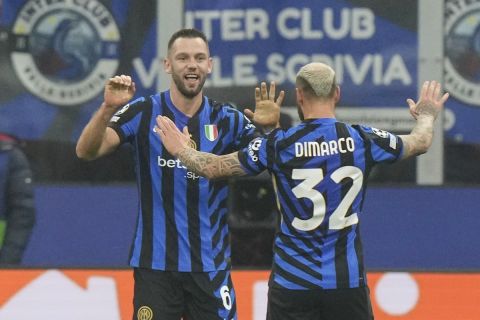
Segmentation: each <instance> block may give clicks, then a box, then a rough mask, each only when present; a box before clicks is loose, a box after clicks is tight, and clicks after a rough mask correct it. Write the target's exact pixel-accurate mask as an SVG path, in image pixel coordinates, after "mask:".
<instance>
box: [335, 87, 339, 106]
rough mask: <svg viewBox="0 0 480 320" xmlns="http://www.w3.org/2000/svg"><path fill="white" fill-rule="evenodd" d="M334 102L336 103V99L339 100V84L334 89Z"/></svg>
mask: <svg viewBox="0 0 480 320" xmlns="http://www.w3.org/2000/svg"><path fill="white" fill-rule="evenodd" d="M334 99H335V103H337V102H338V101H340V86H338V85H337V88H336V89H335V97H334Z"/></svg>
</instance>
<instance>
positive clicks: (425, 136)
mask: <svg viewBox="0 0 480 320" xmlns="http://www.w3.org/2000/svg"><path fill="white" fill-rule="evenodd" d="M433 121H434V117H433V116H430V115H428V116H422V115H420V116H419V117H418V119H417V123H416V125H415V127H414V128H413V129H412V132H411V133H410V134H408V135H401V136H400V138H402V141H403V147H404V152H403V157H402V158H403V159H405V158H408V157H411V156H417V155H420V154H422V153H425V152H427V150H428V148H430V145H431V144H432V139H433Z"/></svg>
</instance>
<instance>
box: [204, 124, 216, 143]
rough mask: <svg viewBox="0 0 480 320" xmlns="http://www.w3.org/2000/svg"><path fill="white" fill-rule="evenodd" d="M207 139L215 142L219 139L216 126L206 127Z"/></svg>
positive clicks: (208, 125)
mask: <svg viewBox="0 0 480 320" xmlns="http://www.w3.org/2000/svg"><path fill="white" fill-rule="evenodd" d="M205 137H207V139H208V140H210V141H215V139H217V137H218V129H217V125H216V124H206V125H205Z"/></svg>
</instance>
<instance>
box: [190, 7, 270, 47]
mask: <svg viewBox="0 0 480 320" xmlns="http://www.w3.org/2000/svg"><path fill="white" fill-rule="evenodd" d="M268 23H269V17H268V13H267V12H266V11H265V10H262V9H257V8H251V9H246V10H240V9H227V10H198V11H187V12H186V13H185V25H186V26H187V27H189V28H192V27H198V28H199V29H200V30H202V31H203V33H205V35H206V36H207V38H208V39H209V40H211V39H212V38H213V37H214V34H213V32H215V31H217V30H220V31H219V32H220V34H219V36H220V38H221V39H222V40H223V41H240V40H253V39H257V38H259V39H267V38H268V37H269V36H270V33H269V30H268Z"/></svg>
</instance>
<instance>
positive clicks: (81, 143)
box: [76, 29, 283, 320]
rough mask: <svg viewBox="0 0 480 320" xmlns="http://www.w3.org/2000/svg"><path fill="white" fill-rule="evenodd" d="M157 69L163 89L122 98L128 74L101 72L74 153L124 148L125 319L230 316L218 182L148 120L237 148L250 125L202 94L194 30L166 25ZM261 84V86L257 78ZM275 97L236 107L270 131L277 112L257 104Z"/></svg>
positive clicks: (215, 147) (193, 139) (198, 144)
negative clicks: (130, 230)
mask: <svg viewBox="0 0 480 320" xmlns="http://www.w3.org/2000/svg"><path fill="white" fill-rule="evenodd" d="M164 68H165V70H166V72H167V73H169V74H171V77H172V81H171V85H170V89H169V90H167V91H165V92H160V93H157V94H154V95H152V96H149V97H141V98H137V99H135V100H133V101H131V102H129V101H130V100H131V99H132V98H133V96H134V93H135V83H134V82H133V81H132V79H131V77H129V76H125V75H121V76H115V77H114V78H111V79H109V81H108V82H107V84H106V86H105V91H104V102H103V103H102V105H101V106H100V107H99V109H98V111H97V112H96V113H95V114H94V115H93V116H92V119H91V120H90V121H89V123H88V124H87V125H86V127H85V128H84V130H83V132H82V133H81V135H80V137H79V139H78V142H77V147H76V153H77V155H78V157H80V158H82V159H87V160H92V159H96V158H98V157H101V156H104V155H106V154H108V153H110V152H112V151H114V150H115V149H116V148H117V147H118V146H119V145H120V144H122V143H129V144H131V145H132V146H133V150H134V152H133V153H134V160H135V172H136V176H137V184H138V189H139V198H140V203H139V211H138V218H137V227H136V231H135V238H134V241H133V246H132V251H131V256H130V265H131V266H132V267H133V268H134V279H135V287H134V315H133V319H162V320H179V319H180V318H182V317H183V318H184V319H188V320H196V319H200V320H201V319H205V320H210V319H222V320H223V319H228V320H230V319H236V318H237V310H236V296H235V291H234V288H233V286H232V280H231V277H230V267H231V266H230V243H229V233H228V225H227V218H226V214H227V194H228V188H227V187H228V186H227V182H226V181H221V180H218V181H216V180H208V179H205V178H203V177H200V176H199V175H197V174H196V173H194V172H193V171H190V170H187V168H186V167H185V166H184V165H183V164H182V163H181V162H180V161H179V160H178V159H175V158H174V157H173V156H172V155H171V154H170V153H169V152H168V151H167V150H166V149H165V148H164V147H163V146H162V144H161V142H160V141H159V140H158V138H157V137H156V136H155V133H154V127H155V119H156V117H157V116H158V115H161V116H166V117H168V118H170V119H172V121H174V122H175V124H176V125H177V126H179V127H185V126H188V127H189V128H190V135H189V138H188V144H189V145H190V146H191V147H192V148H194V149H198V150H201V151H204V152H211V153H215V154H228V153H230V152H232V151H234V150H239V149H241V148H243V147H245V146H246V145H247V144H248V143H249V142H250V141H251V140H252V139H254V138H255V137H257V136H259V135H260V134H259V133H260V132H259V130H257V129H256V127H255V125H254V124H253V123H252V122H250V120H249V119H247V118H246V117H245V116H244V114H242V113H241V112H239V111H238V110H236V109H235V108H233V107H232V106H230V105H227V104H223V103H218V102H215V101H213V100H212V99H209V98H208V97H206V96H204V95H203V91H202V90H203V85H204V83H205V80H206V77H207V75H208V74H209V73H210V72H211V70H212V59H211V57H210V52H209V48H208V43H207V39H206V37H205V35H204V34H203V33H201V32H200V31H198V30H195V29H182V30H180V31H178V32H176V33H174V34H173V35H172V37H171V38H170V40H169V43H168V52H167V57H166V58H165V60H164ZM258 90H259V89H258ZM258 90H257V93H256V94H257V96H258V95H259V92H258ZM262 90H264V91H266V84H265V83H262ZM282 100H283V93H281V94H280V95H279V97H278V99H277V101H276V103H275V101H266V102H262V104H256V106H255V113H253V112H252V111H250V110H246V111H245V114H247V115H248V116H249V117H251V118H252V119H253V121H254V122H255V123H256V124H259V125H261V126H263V127H264V129H267V130H268V129H269V128H270V127H271V129H273V128H274V127H275V125H276V123H277V122H278V119H277V118H272V116H273V117H276V116H277V114H276V113H272V112H264V113H262V110H263V109H264V108H267V107H271V106H275V107H276V105H277V104H281V102H282ZM257 101H258V99H257Z"/></svg>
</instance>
